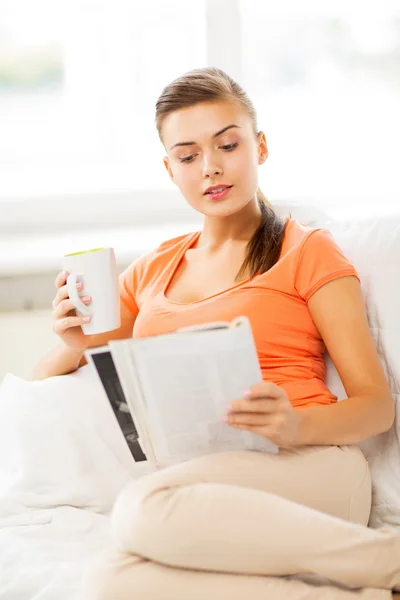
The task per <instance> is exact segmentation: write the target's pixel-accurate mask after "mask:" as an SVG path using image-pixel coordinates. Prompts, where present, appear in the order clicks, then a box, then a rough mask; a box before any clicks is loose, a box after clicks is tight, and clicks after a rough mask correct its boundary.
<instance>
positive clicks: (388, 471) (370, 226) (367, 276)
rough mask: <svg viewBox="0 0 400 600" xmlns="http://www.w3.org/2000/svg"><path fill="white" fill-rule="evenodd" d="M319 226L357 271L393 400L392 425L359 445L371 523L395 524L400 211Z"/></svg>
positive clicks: (399, 501) (398, 500) (399, 523)
mask: <svg viewBox="0 0 400 600" xmlns="http://www.w3.org/2000/svg"><path fill="white" fill-rule="evenodd" d="M322 225H323V226H327V227H328V228H329V229H330V231H331V232H332V234H333V236H334V238H335V240H336V242H337V243H338V244H339V246H340V247H341V248H342V250H343V251H344V253H345V254H346V256H347V257H348V258H349V259H350V260H351V261H352V262H353V264H354V266H355V267H356V269H357V271H358V273H359V275H360V279H361V285H362V290H363V294H364V298H365V304H366V309H367V314H368V320H369V325H370V329H371V333H372V336H373V339H374V341H375V345H376V347H377V350H378V353H379V356H380V359H381V363H382V365H383V368H384V370H385V373H386V376H387V378H388V381H389V384H390V389H391V392H392V395H393V399H394V401H395V402H396V421H395V424H394V426H393V427H392V429H391V430H390V431H389V432H387V433H384V434H381V435H379V436H377V437H375V438H372V439H370V440H368V441H366V442H364V443H362V444H360V446H361V448H362V450H363V452H364V454H365V456H366V457H367V459H368V461H369V465H370V469H371V475H372V482H373V500H372V502H373V506H372V511H371V520H370V526H372V527H380V526H382V525H392V526H396V527H400V444H399V439H400V421H399V410H400V385H399V383H400V312H399V307H400V302H399V299H400V281H399V265H400V215H399V216H392V217H386V218H375V219H368V220H363V219H359V220H354V219H351V220H348V221H331V222H329V223H326V222H324V223H323V224H322ZM326 364H327V384H328V386H329V388H330V389H331V390H332V391H333V393H335V394H336V395H337V396H338V397H339V399H343V398H345V397H346V394H345V392H344V389H343V386H342V383H341V381H340V378H339V376H338V374H337V371H336V369H335V367H334V365H333V363H332V361H331V359H330V358H329V357H328V356H327V360H326Z"/></svg>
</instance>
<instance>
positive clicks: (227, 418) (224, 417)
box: [221, 415, 229, 423]
mask: <svg viewBox="0 0 400 600" xmlns="http://www.w3.org/2000/svg"><path fill="white" fill-rule="evenodd" d="M221 421H224V423H227V422H228V421H229V417H228V415H223V416H222V417H221Z"/></svg>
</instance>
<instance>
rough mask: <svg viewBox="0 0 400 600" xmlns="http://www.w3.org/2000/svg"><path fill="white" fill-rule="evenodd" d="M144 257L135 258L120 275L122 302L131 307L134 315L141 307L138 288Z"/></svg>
mask: <svg viewBox="0 0 400 600" xmlns="http://www.w3.org/2000/svg"><path fill="white" fill-rule="evenodd" d="M143 258H144V257H140V258H138V259H137V260H135V261H134V262H133V263H132V264H131V265H129V267H128V268H127V269H125V271H123V272H122V273H121V274H120V276H119V296H120V298H121V300H122V302H123V303H124V304H125V305H126V306H127V307H128V308H129V310H130V311H131V313H132V314H133V315H135V316H136V315H137V314H138V312H139V307H138V305H137V300H136V298H137V288H138V284H139V281H140V276H141V272H142V270H143Z"/></svg>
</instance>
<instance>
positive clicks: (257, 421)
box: [222, 413, 275, 427]
mask: <svg viewBox="0 0 400 600" xmlns="http://www.w3.org/2000/svg"><path fill="white" fill-rule="evenodd" d="M222 420H223V421H225V423H228V425H235V426H236V425H242V426H243V427H247V426H249V425H251V426H253V427H260V426H266V425H270V424H271V423H272V419H271V418H270V417H268V415H266V414H265V413H229V414H228V415H225V416H224V417H223V419H222ZM274 420H275V419H274Z"/></svg>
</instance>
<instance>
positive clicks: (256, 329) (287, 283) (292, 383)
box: [120, 218, 359, 406]
mask: <svg viewBox="0 0 400 600" xmlns="http://www.w3.org/2000/svg"><path fill="white" fill-rule="evenodd" d="M199 235H200V232H195V233H190V234H188V235H184V236H181V237H178V238H174V239H172V240H168V241H166V242H164V243H163V244H161V245H160V246H159V247H158V248H157V249H156V250H154V251H153V252H150V253H149V254H146V255H144V256H142V257H140V258H139V259H137V260H136V261H135V262H134V263H133V264H132V265H131V266H130V267H128V268H127V269H126V270H125V271H124V272H123V273H122V274H121V276H120V296H121V300H122V301H123V302H124V303H125V304H126V305H127V306H128V308H129V309H130V310H131V311H132V313H133V314H134V315H135V316H136V320H135V325H134V328H133V337H136V338H141V337H148V336H153V335H158V334H162V333H167V332H171V331H175V330H176V329H178V328H180V327H186V326H189V325H197V324H203V323H209V322H212V321H231V320H232V319H234V318H235V317H238V316H241V315H245V316H247V317H248V318H249V320H250V322H251V325H252V330H253V336H254V341H255V344H256V348H257V352H258V358H259V362H260V367H261V371H262V375H263V379H264V381H272V382H273V383H275V384H276V385H278V386H281V387H282V388H283V389H284V390H285V391H286V393H287V394H288V397H289V399H290V401H291V402H292V404H293V406H304V405H310V404H330V403H332V402H335V401H336V400H337V397H336V396H334V395H333V394H332V393H331V392H330V391H329V389H328V388H327V387H326V385H325V382H324V380H325V363H324V350H325V345H324V342H323V340H322V338H321V336H320V334H319V332H318V330H317V328H316V327H315V325H314V322H313V320H312V318H311V315H310V312H309V310H308V307H307V302H308V300H309V298H310V297H311V296H312V294H314V292H316V291H317V290H318V289H319V288H320V287H321V286H323V285H324V284H325V283H328V282H329V281H332V280H333V279H336V278H338V277H343V276H348V275H354V276H355V277H357V279H359V277H358V274H357V272H356V270H355V268H354V266H353V265H352V264H351V263H350V262H349V260H348V259H347V258H346V257H345V256H344V254H343V252H342V251H341V250H340V248H339V247H338V246H337V244H336V243H335V241H334V239H333V237H332V235H331V233H330V232H329V231H328V230H327V229H323V228H310V227H306V226H304V225H301V224H300V223H298V222H297V221H295V220H294V219H291V218H290V219H288V223H287V226H286V231H285V234H284V239H283V244H282V251H281V255H280V258H279V260H278V262H277V263H276V264H275V265H274V266H273V267H272V268H271V269H270V270H269V271H267V272H266V273H262V274H259V275H255V276H254V277H252V278H251V279H248V280H246V281H243V282H241V283H238V284H236V285H234V286H232V287H231V288H229V289H227V290H224V291H222V292H220V293H218V294H214V295H213V296H210V297H208V298H205V299H203V300H199V301H197V302H192V303H190V304H181V303H178V302H172V301H171V300H168V299H167V298H166V296H165V290H166V289H167V287H168V285H169V282H170V281H171V279H172V277H173V275H174V273H175V271H176V269H177V266H178V264H179V263H180V261H181V260H182V258H183V256H184V254H185V252H186V250H188V249H189V248H191V247H192V246H193V245H194V244H195V243H196V241H197V239H198V237H199Z"/></svg>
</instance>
